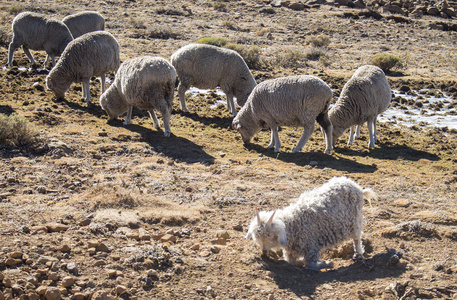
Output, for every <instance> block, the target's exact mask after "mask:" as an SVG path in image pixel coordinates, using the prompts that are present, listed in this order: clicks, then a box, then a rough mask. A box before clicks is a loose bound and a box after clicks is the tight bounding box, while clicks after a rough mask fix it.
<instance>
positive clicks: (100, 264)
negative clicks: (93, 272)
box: [94, 259, 106, 267]
mask: <svg viewBox="0 0 457 300" xmlns="http://www.w3.org/2000/svg"><path fill="white" fill-rule="evenodd" d="M105 264H106V263H105V261H104V260H101V259H99V260H97V261H95V263H94V266H95V267H100V266H104V265H105Z"/></svg>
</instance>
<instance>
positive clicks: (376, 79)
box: [329, 65, 392, 147]
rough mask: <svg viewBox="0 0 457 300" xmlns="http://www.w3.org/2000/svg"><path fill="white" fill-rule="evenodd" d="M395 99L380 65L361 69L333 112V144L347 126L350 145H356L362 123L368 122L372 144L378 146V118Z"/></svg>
mask: <svg viewBox="0 0 457 300" xmlns="http://www.w3.org/2000/svg"><path fill="white" fill-rule="evenodd" d="M391 99H392V93H391V90H390V86H389V83H388V82H387V78H386V76H385V75H384V72H383V71H382V70H381V69H380V68H378V67H376V66H372V65H365V66H361V67H360V68H358V69H357V71H355V73H354V75H352V77H351V79H349V81H348V82H347V83H346V84H345V85H344V87H343V90H342V91H341V94H340V97H339V99H338V101H337V102H336V103H335V105H334V106H333V107H332V108H331V109H330V111H329V118H330V121H331V122H332V124H333V145H335V143H336V140H337V139H338V138H339V137H340V136H341V135H342V134H343V133H344V131H345V130H346V129H347V128H350V129H351V130H350V133H349V140H348V145H352V142H353V140H354V137H355V138H357V137H358V136H359V135H360V126H361V125H363V123H365V122H368V124H367V125H368V132H369V134H370V141H369V143H368V147H374V145H375V143H376V140H377V134H376V119H377V117H378V114H380V113H382V112H383V111H385V110H386V109H387V108H388V107H389V104H390V101H391ZM356 127H357V128H356Z"/></svg>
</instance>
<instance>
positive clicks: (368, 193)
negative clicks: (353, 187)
mask: <svg viewBox="0 0 457 300" xmlns="http://www.w3.org/2000/svg"><path fill="white" fill-rule="evenodd" d="M362 193H363V198H364V199H365V200H367V201H368V203H369V204H370V207H373V206H372V205H371V200H376V199H378V195H377V194H376V193H375V192H374V191H373V190H372V189H370V188H368V189H364V190H363V191H362Z"/></svg>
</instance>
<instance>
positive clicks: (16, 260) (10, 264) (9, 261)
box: [5, 258, 22, 266]
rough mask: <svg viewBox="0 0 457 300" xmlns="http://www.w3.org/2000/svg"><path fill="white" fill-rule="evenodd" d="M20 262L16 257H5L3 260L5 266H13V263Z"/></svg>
mask: <svg viewBox="0 0 457 300" xmlns="http://www.w3.org/2000/svg"><path fill="white" fill-rule="evenodd" d="M21 263H22V259H17V258H7V259H6V260H5V265H7V266H15V265H18V264H21Z"/></svg>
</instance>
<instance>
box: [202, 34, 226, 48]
mask: <svg viewBox="0 0 457 300" xmlns="http://www.w3.org/2000/svg"><path fill="white" fill-rule="evenodd" d="M196 43H198V44H208V45H213V46H218V47H224V46H225V45H226V44H227V39H225V38H223V37H218V36H208V37H203V38H201V39H199V40H197V41H196Z"/></svg>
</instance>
